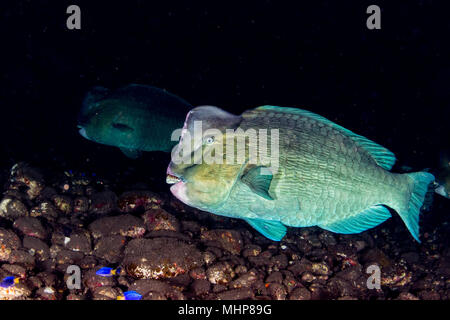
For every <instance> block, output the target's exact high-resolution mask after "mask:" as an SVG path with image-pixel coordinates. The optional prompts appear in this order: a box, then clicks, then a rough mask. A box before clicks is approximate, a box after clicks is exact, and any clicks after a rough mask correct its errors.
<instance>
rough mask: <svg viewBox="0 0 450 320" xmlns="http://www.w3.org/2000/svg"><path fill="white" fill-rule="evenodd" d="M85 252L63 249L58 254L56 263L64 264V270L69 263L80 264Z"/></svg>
mask: <svg viewBox="0 0 450 320" xmlns="http://www.w3.org/2000/svg"><path fill="white" fill-rule="evenodd" d="M83 257H84V254H83V253H81V252H76V251H71V250H66V249H63V250H61V251H59V252H58V253H57V255H56V263H57V264H61V265H64V267H63V268H62V270H64V271H65V270H66V269H67V266H68V265H72V264H78V263H79V262H80V261H81V259H83Z"/></svg>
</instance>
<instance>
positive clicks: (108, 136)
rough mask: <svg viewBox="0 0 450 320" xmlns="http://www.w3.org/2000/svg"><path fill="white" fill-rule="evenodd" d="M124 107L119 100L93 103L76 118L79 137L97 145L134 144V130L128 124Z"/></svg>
mask: <svg viewBox="0 0 450 320" xmlns="http://www.w3.org/2000/svg"><path fill="white" fill-rule="evenodd" d="M130 122H131V121H130V119H129V116H128V114H127V112H126V107H125V106H124V105H123V103H122V102H121V101H120V100H117V99H106V100H102V101H98V102H95V103H93V105H92V106H90V108H89V109H87V110H86V109H85V110H84V112H82V113H80V115H79V117H78V129H79V131H78V132H79V133H80V135H81V136H83V137H84V138H86V139H88V140H91V141H95V142H97V143H101V144H105V145H110V146H116V147H129V146H130V145H132V144H133V143H135V142H136V140H137V139H136V135H137V134H136V130H135V128H134V127H133V125H131V124H130Z"/></svg>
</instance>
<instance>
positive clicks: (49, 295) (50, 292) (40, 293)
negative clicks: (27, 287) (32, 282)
mask: <svg viewBox="0 0 450 320" xmlns="http://www.w3.org/2000/svg"><path fill="white" fill-rule="evenodd" d="M36 296H37V297H38V300H57V299H58V295H57V292H56V290H55V288H53V287H41V288H39V289H38V290H37V291H36Z"/></svg>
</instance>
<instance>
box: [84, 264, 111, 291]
mask: <svg viewBox="0 0 450 320" xmlns="http://www.w3.org/2000/svg"><path fill="white" fill-rule="evenodd" d="M98 269H100V267H98V268H95V269H90V270H88V271H86V272H85V273H84V274H83V276H82V278H81V279H82V281H83V284H84V285H85V286H86V287H88V288H89V289H90V290H91V291H93V290H94V289H95V288H98V287H114V286H115V285H116V283H117V282H116V279H115V277H102V276H99V275H97V274H96V272H97V270H98Z"/></svg>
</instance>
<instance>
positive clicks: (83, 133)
mask: <svg viewBox="0 0 450 320" xmlns="http://www.w3.org/2000/svg"><path fill="white" fill-rule="evenodd" d="M78 128H80V130H78V132H79V133H80V134H81V136H82V137H84V138H86V139H88V140H89V137H88V136H87V133H86V129H85V128H83V127H81V126H78Z"/></svg>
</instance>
